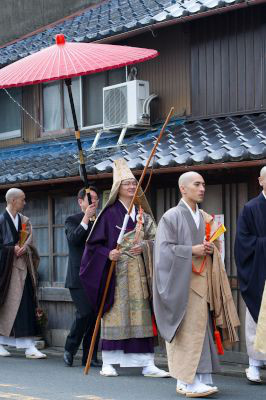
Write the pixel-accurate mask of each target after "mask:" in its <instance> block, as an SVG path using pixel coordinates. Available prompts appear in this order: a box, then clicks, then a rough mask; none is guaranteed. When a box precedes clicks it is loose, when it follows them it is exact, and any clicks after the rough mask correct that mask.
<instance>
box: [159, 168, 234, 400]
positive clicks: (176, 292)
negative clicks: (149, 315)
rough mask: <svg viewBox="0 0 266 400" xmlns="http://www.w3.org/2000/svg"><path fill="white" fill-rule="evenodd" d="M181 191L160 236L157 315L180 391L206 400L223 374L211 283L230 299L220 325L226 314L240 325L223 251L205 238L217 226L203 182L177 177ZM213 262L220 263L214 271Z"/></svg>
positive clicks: (161, 224) (188, 176)
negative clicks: (206, 207) (215, 379)
mask: <svg viewBox="0 0 266 400" xmlns="http://www.w3.org/2000/svg"><path fill="white" fill-rule="evenodd" d="M179 188H180V191H181V194H182V199H181V201H180V202H179V204H178V205H177V207H174V208H172V209H170V210H168V211H167V212H166V213H165V214H164V215H163V217H162V218H161V220H160V222H159V226H158V230H157V234H156V240H155V251H154V258H155V259H154V277H153V302H154V311H155V317H156V321H157V325H158V328H159V331H160V333H161V335H162V337H163V338H164V339H165V340H166V349H167V355H168V364H169V371H170V374H171V376H173V377H174V378H176V379H177V388H176V390H177V392H178V393H182V394H184V395H186V396H187V397H205V396H209V395H211V394H213V393H216V392H217V391H218V389H217V387H214V386H211V385H212V375H211V374H212V373H213V372H216V371H219V360H218V356H217V350H216V346H215V344H214V340H213V324H212V319H211V314H210V310H212V309H215V305H214V303H215V300H214V298H215V297H216V296H214V295H213V292H212V289H211V285H212V279H213V283H214V285H216V282H218V281H219V284H218V285H216V286H215V290H216V289H217V290H218V289H219V288H220V287H222V286H223V287H225V288H226V289H225V290H226V293H227V296H228V298H230V301H229V302H230V310H228V309H227V308H226V309H225V308H224V307H220V309H221V310H222V309H223V310H224V314H223V315H220V317H219V318H220V322H221V324H222V325H223V327H225V325H224V321H225V320H226V318H224V315H227V316H228V315H230V316H229V320H230V321H232V331H234V327H235V326H237V325H238V324H239V320H238V317H237V315H236V311H235V309H234V305H233V303H232V302H231V300H232V299H231V297H230V294H231V292H230V287H229V283H228V282H227V278H226V277H225V276H226V274H225V270H224V267H223V265H222V264H221V258H220V253H219V250H218V249H217V247H216V245H215V244H213V243H209V242H208V241H207V240H206V238H205V235H206V233H207V229H206V227H207V225H208V226H209V229H211V230H212V231H213V230H214V228H215V227H214V224H213V218H212V217H211V216H210V215H208V214H206V213H205V212H204V211H202V210H199V208H198V205H197V204H198V203H201V202H202V201H203V198H204V193H205V183H204V180H203V178H202V176H201V175H199V174H198V173H196V172H187V173H185V174H183V175H181V177H180V178H179ZM214 259H215V260H216V261H217V262H216V264H217V263H218V264H219V268H216V269H215V270H214V269H213V266H214V262H213V260H214ZM219 270H223V271H222V272H219ZM213 273H215V274H216V275H215V277H214V275H213ZM217 277H218V278H219V279H217ZM218 292H219V290H218ZM219 293H220V292H219ZM218 298H219V299H220V298H221V297H220V296H218ZM217 308H218V307H217ZM222 321H223V322H222ZM230 328H231V326H230ZM234 333H235V332H234ZM236 336H237V335H236V334H235V338H236Z"/></svg>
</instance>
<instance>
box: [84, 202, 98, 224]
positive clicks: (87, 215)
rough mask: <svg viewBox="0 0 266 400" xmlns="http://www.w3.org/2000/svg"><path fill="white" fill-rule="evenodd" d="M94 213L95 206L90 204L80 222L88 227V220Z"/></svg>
mask: <svg viewBox="0 0 266 400" xmlns="http://www.w3.org/2000/svg"><path fill="white" fill-rule="evenodd" d="M95 213H96V205H95V204H90V205H89V206H88V207H87V208H86V211H85V215H84V217H83V219H82V222H84V223H85V224H87V225H88V223H89V220H90V218H91V217H93V216H94V215H95Z"/></svg>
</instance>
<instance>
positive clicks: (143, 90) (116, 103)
mask: <svg viewBox="0 0 266 400" xmlns="http://www.w3.org/2000/svg"><path fill="white" fill-rule="evenodd" d="M147 97H149V82H147V81H139V80H133V81H128V82H124V83H119V84H118V85H113V86H108V87H105V88H103V127H104V129H116V128H122V127H124V126H127V127H128V128H131V127H132V128H137V127H148V126H149V125H150V116H149V115H146V114H145V115H144V114H143V104H144V101H145V99H147Z"/></svg>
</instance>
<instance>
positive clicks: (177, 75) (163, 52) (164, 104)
mask: <svg viewBox="0 0 266 400" xmlns="http://www.w3.org/2000/svg"><path fill="white" fill-rule="evenodd" d="M187 27H188V26H187V25H185V24H181V25H176V26H172V27H168V28H164V29H160V30H156V31H150V32H148V33H145V34H143V35H139V36H135V37H133V38H130V39H128V40H126V41H123V42H121V44H127V45H129V46H137V47H146V48H151V49H155V50H158V51H159V56H158V57H157V58H155V59H153V60H151V61H147V62H144V63H141V64H138V65H137V68H138V76H137V77H138V79H142V80H147V81H149V82H150V93H156V94H157V95H158V96H159V99H158V100H155V101H153V103H152V117H153V120H154V119H158V120H160V119H162V118H165V116H166V115H167V114H168V112H169V109H170V107H172V106H174V107H175V114H176V115H180V114H181V115H190V113H191V110H190V72H189V71H190V50H189V32H188V30H187Z"/></svg>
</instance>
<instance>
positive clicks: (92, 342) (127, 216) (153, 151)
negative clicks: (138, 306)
mask: <svg viewBox="0 0 266 400" xmlns="http://www.w3.org/2000/svg"><path fill="white" fill-rule="evenodd" d="M173 112H174V107H172V108H171V110H170V111H169V114H168V115H167V118H166V120H165V123H164V124H163V126H162V129H161V132H160V134H159V136H158V138H157V140H156V142H155V144H154V146H153V148H152V151H151V153H150V156H149V158H148V160H147V162H146V165H145V167H144V170H143V172H142V174H141V177H140V179H139V181H138V184H137V187H136V190H135V193H134V196H133V198H132V200H131V203H130V206H129V209H128V212H127V214H126V215H125V219H124V222H123V227H122V229H121V232H120V235H119V238H118V240H117V247H116V249H117V250H119V248H120V244H121V242H122V240H123V235H124V232H125V229H126V226H127V222H128V219H129V217H130V213H131V211H132V208H133V206H134V202H135V200H136V197H137V195H138V191H139V189H140V186H141V184H142V181H143V179H144V177H145V175H146V172H147V169H148V168H149V164H150V162H151V159H152V158H153V156H154V154H155V152H156V149H157V147H158V144H159V142H160V140H161V138H162V136H163V134H164V131H165V128H166V126H167V124H168V122H169V120H170V118H171V117H172V115H173ZM115 264H116V261H114V260H113V261H112V263H111V266H110V269H109V272H108V276H107V280H106V285H105V288H104V292H103V297H102V300H101V304H100V308H99V312H98V316H97V319H96V323H95V328H94V332H93V336H92V339H91V345H90V350H89V354H88V358H87V362H86V366H85V369H84V374H85V375H87V374H88V371H89V369H90V365H91V360H92V355H93V351H94V347H95V342H96V338H97V335H98V332H99V328H100V323H101V319H102V315H103V308H104V305H105V301H106V297H107V293H108V289H109V286H110V282H111V278H112V275H113V272H114V268H115Z"/></svg>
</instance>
